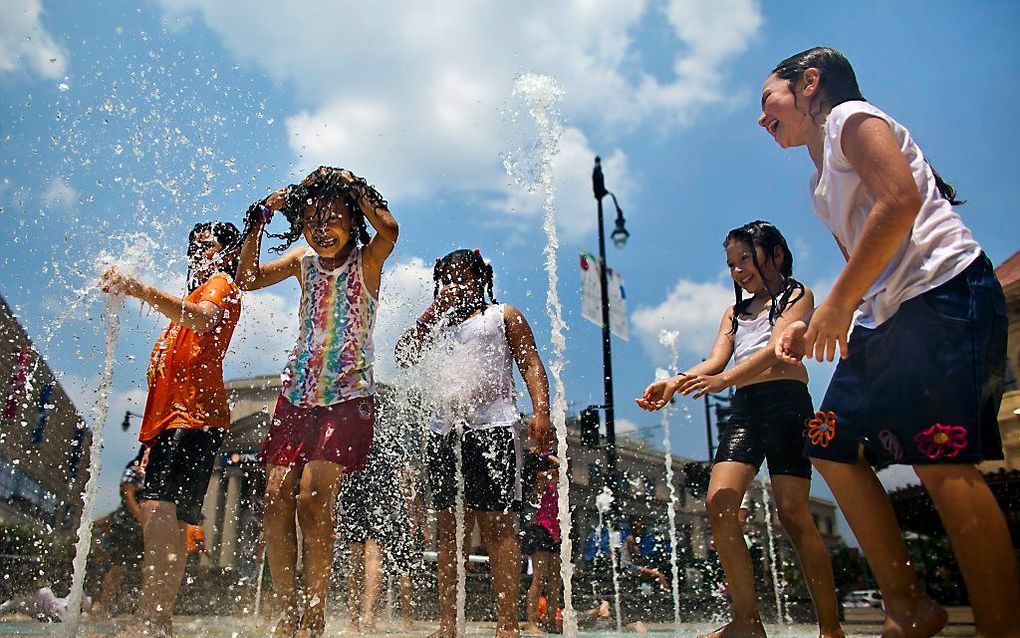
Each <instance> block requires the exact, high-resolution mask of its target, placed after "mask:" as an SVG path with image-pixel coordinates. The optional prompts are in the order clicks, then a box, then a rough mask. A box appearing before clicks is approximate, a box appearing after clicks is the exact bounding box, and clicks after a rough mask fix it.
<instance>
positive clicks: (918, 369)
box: [806, 254, 1008, 467]
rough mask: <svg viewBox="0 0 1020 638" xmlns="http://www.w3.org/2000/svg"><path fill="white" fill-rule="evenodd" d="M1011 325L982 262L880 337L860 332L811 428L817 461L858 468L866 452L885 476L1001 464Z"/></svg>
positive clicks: (910, 308) (907, 307)
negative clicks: (893, 470)
mask: <svg viewBox="0 0 1020 638" xmlns="http://www.w3.org/2000/svg"><path fill="white" fill-rule="evenodd" d="M1007 325H1008V322H1007V315H1006V299H1005V297H1004V296H1003V293H1002V286H1000V285H999V281H998V280H997V279H996V278H995V271H994V269H993V268H992V263H991V262H990V261H989V260H988V257H986V256H985V255H984V254H982V255H981V256H979V257H978V258H977V259H975V260H974V261H973V262H972V263H971V264H970V265H969V266H967V268H966V269H965V270H964V271H963V272H961V273H960V274H959V275H957V276H956V277H954V278H953V279H951V280H949V281H948V282H946V283H944V284H942V285H941V286H939V287H937V288H934V289H932V290H929V291H928V292H925V293H923V294H921V295H919V296H917V297H914V298H912V299H908V300H907V301H904V302H903V303H902V304H900V307H899V309H898V310H897V311H896V314H894V315H893V316H892V317H890V318H889V319H887V320H886V321H885V322H884V323H882V324H881V325H879V326H878V327H877V328H871V329H869V328H862V327H861V326H856V327H855V328H854V329H853V332H852V333H851V334H850V344H849V346H850V347H849V353H848V356H847V358H846V359H841V360H840V362H839V365H837V366H836V371H835V373H834V374H833V375H832V381H830V382H829V389H828V390H827V391H826V393H825V399H824V400H823V401H822V407H821V410H820V411H819V413H818V415H817V416H816V417H815V418H813V419H811V422H810V423H809V424H808V428H807V437H808V441H807V443H806V448H807V453H808V455H809V456H811V457H816V458H820V459H827V460H831V461H838V462H843V463H856V462H857V458H858V448H859V446H861V445H863V447H864V455H865V458H866V459H867V460H868V461H869V462H870V463H872V464H873V465H876V466H879V467H881V466H885V465H890V464H904V465H923V464H933V463H968V464H972V463H977V462H979V461H986V460H994V459H1001V458H1002V442H1001V439H1000V435H999V425H998V412H999V404H1000V402H1001V401H1002V394H1003V390H1004V388H1005V375H1006V339H1007V330H1008V328H1007Z"/></svg>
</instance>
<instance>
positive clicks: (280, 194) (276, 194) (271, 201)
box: [266, 188, 287, 211]
mask: <svg viewBox="0 0 1020 638" xmlns="http://www.w3.org/2000/svg"><path fill="white" fill-rule="evenodd" d="M286 205H287V189H286V188H281V189H280V190H278V191H273V193H272V194H270V195H269V197H267V198H266V208H268V209H269V210H272V211H277V210H280V209H281V208H283V207H284V206H286Z"/></svg>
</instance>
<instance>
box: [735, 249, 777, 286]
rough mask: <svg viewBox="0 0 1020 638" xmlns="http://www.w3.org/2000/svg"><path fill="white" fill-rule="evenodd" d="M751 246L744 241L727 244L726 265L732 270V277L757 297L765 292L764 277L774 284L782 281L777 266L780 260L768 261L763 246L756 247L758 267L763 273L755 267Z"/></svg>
mask: <svg viewBox="0 0 1020 638" xmlns="http://www.w3.org/2000/svg"><path fill="white" fill-rule="evenodd" d="M751 250H752V248H751V246H750V245H749V244H747V243H746V242H742V241H731V242H729V243H728V244H726V265H727V266H729V268H730V277H732V278H733V281H735V282H736V283H737V285H738V286H740V287H741V288H743V289H744V290H746V291H747V292H748V294H751V295H757V294H758V293H760V292H763V291H765V280H763V279H762V275H765V277H766V278H767V279H768V281H770V282H772V281H775V280H777V279H780V278H781V276H780V274H779V270H778V269H777V267H776V265H777V263H778V258H775V259H774V260H769V259H766V257H765V251H764V250H762V248H761V246H755V247H754V253H755V256H756V257H757V258H758V265H760V266H761V269H762V272H761V273H759V272H758V269H757V268H755V267H754V257H752V256H751Z"/></svg>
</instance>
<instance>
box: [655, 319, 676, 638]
mask: <svg viewBox="0 0 1020 638" xmlns="http://www.w3.org/2000/svg"><path fill="white" fill-rule="evenodd" d="M679 336H680V333H679V332H677V331H676V330H663V331H662V332H660V333H659V343H661V344H662V345H664V346H666V348H668V349H669V355H670V363H669V370H668V371H667V370H661V369H660V370H657V371H656V374H655V376H656V378H659V376H660V375H659V373H660V372H661V373H662V377H663V378H667V377H669V376H672V375H675V374H676V372H677V362H678V361H679V359H680V351H679V349H678V347H677V339H678V338H679ZM672 411H673V410H672V406H671V405H666V407H664V408H663V409H662V448H663V451H664V454H663V456H664V460H665V464H666V485H668V486H669V507H668V508H667V509H666V515H667V517H668V518H669V547H670V549H669V562H670V566H671V567H672V569H673V587H672V589H673V623H674V624H676V625H679V624H680V565H679V562H678V560H677V546H676V544H677V540H676V501H677V498H676V485H674V483H673V442H672V440H671V434H670V428H669V417H670V413H671V412H672Z"/></svg>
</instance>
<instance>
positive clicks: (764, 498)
mask: <svg viewBox="0 0 1020 638" xmlns="http://www.w3.org/2000/svg"><path fill="white" fill-rule="evenodd" d="M761 502H762V505H763V506H764V509H765V531H766V532H768V536H769V571H770V572H771V574H772V591H773V592H774V593H775V595H776V620H777V622H778V621H779V620H780V619H784V618H785V619H787V620H786V622H787V623H789V622H790V621H789V620H788V618H789V615H788V612H786V611H784V609H783V598H782V589H783V586H782V582H781V581H780V579H779V567H778V565H777V564H776V537H775V531H774V530H773V529H772V509H771V507H772V506H771V502H772V501H771V498H770V497H769V488H768V486H767V485H762V490H761Z"/></svg>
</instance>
